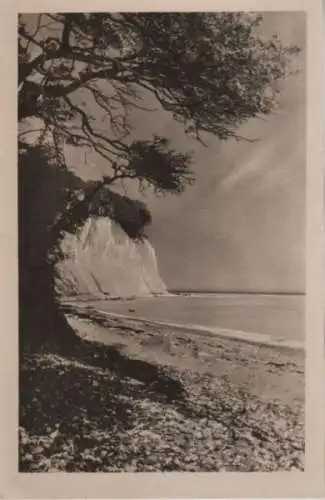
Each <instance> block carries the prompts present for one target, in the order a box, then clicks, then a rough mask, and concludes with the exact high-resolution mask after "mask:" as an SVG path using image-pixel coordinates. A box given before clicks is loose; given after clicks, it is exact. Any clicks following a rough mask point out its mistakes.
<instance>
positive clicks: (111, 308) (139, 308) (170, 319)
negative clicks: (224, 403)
mask: <svg viewBox="0 0 325 500" xmlns="http://www.w3.org/2000/svg"><path fill="white" fill-rule="evenodd" d="M96 305H97V307H98V308H99V309H101V310H103V311H106V312H110V313H115V314H122V315H127V316H134V317H141V318H146V319H148V320H156V321H163V322H166V323H174V324H179V325H184V326H198V325H199V326H202V327H205V328H208V329H209V328H211V329H217V328H222V329H228V330H235V331H242V332H248V333H254V334H263V335H268V336H271V337H281V338H283V339H286V340H289V341H291V340H294V341H299V342H303V341H304V340H305V296H304V295H289V294H265V293H263V294H260V293H247V294H246V293H205V292H203V293H197V292H195V293H193V292H182V293H170V295H165V296H157V297H143V298H134V299H131V300H99V301H98V302H96Z"/></svg>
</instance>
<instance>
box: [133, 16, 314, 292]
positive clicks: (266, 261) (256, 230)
mask: <svg viewBox="0 0 325 500" xmlns="http://www.w3.org/2000/svg"><path fill="white" fill-rule="evenodd" d="M263 29H264V30H265V32H267V33H274V32H277V33H278V34H279V36H280V37H281V39H282V40H283V42H285V43H294V44H298V45H299V46H300V47H301V48H302V49H304V47H305V17H304V15H303V14H300V13H295V14H292V13H268V14H265V17H264V25H263ZM304 58H305V51H304V50H303V51H302V53H301V55H300V56H299V60H297V64H298V65H299V67H301V68H302V69H301V71H300V73H299V74H297V75H294V76H292V77H290V79H289V80H287V81H286V82H285V84H284V86H283V92H282V94H281V97H280V105H279V109H278V110H277V111H276V113H275V114H274V115H273V116H272V117H270V118H268V120H267V122H265V121H261V120H252V121H250V122H249V123H247V124H245V126H244V127H242V130H241V133H242V134H245V135H246V136H250V137H255V138H256V137H258V138H259V142H258V143H253V144H252V143H247V142H241V143H238V142H236V141H229V142H227V143H224V142H223V143H220V142H219V141H218V140H216V139H215V138H213V137H211V139H210V141H209V147H208V148H204V147H203V146H200V145H197V144H194V143H193V141H191V140H189V139H187V138H186V136H185V134H184V132H183V129H182V126H180V125H178V124H176V123H175V122H174V121H173V120H172V118H170V117H169V116H168V115H167V114H165V113H161V114H159V115H158V114H157V113H153V114H144V113H143V114H141V115H139V116H137V117H136V120H135V125H136V128H137V127H138V128H139V130H141V132H139V133H138V134H137V135H138V136H139V137H146V136H147V135H148V136H150V135H151V134H152V133H159V134H164V135H166V136H168V137H170V138H171V139H172V141H173V144H174V145H175V146H178V147H179V148H180V149H182V150H186V149H195V153H196V157H195V170H196V171H197V172H198V175H197V181H196V183H195V185H194V186H192V187H190V188H188V190H187V192H186V193H185V194H183V195H182V196H180V197H174V196H168V197H167V198H164V199H156V198H155V197H153V196H151V195H148V196H147V198H146V200H145V201H146V202H147V203H148V206H149V208H150V210H151V212H152V215H153V224H152V226H151V227H150V229H149V230H148V235H149V237H150V240H151V242H152V243H153V245H154V247H155V249H156V252H157V255H158V259H159V260H158V262H159V267H160V272H161V275H162V277H163V278H164V280H165V282H166V284H167V286H168V287H181V288H183V287H184V288H187V287H198V288H201V287H202V288H204V287H209V288H210V287H211V288H216V289H221V290H225V289H227V290H238V289H240V290H266V291H272V290H281V291H303V289H304V247H305V242H304V229H305V219H304V217H305V95H304V93H305V72H304ZM130 194H132V195H133V196H136V195H137V192H136V191H135V190H133V189H132V190H131V191H130Z"/></svg>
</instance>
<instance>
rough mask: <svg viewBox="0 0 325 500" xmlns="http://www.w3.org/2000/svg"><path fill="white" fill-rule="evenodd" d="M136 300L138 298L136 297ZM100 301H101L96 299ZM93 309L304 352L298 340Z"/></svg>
mask: <svg viewBox="0 0 325 500" xmlns="http://www.w3.org/2000/svg"><path fill="white" fill-rule="evenodd" d="M137 299H138V297H137ZM98 300H101V299H98ZM108 300H113V301H115V300H121V301H123V300H125V301H129V300H130V301H131V300H132V299H108ZM94 303H96V300H94V301H93V300H88V301H79V302H78V300H75V301H69V300H64V301H62V302H61V304H62V305H63V307H64V306H69V305H76V306H77V307H81V308H85V309H87V308H89V307H93V304H94ZM95 309H96V310H97V311H98V312H100V313H101V314H103V315H105V316H107V317H112V318H120V319H121V320H122V321H123V320H126V321H129V320H131V321H134V322H137V323H140V324H145V325H148V326H150V325H151V326H153V327H154V326H158V325H160V326H164V327H167V328H173V329H176V330H182V331H186V332H191V333H193V334H196V335H202V334H203V335H211V336H213V337H220V338H227V339H232V340H234V341H239V342H246V343H251V344H257V345H265V346H269V347H274V348H283V349H290V350H299V351H304V350H305V342H301V341H299V340H287V339H285V338H283V337H274V336H271V335H267V334H263V333H257V332H248V331H243V330H238V329H231V328H222V327H212V326H211V327H210V326H206V325H193V324H182V323H174V322H170V321H161V320H158V319H151V318H145V317H143V316H136V315H132V316H130V315H128V314H121V313H115V312H110V311H105V310H103V309H102V308H101V307H96V306H95Z"/></svg>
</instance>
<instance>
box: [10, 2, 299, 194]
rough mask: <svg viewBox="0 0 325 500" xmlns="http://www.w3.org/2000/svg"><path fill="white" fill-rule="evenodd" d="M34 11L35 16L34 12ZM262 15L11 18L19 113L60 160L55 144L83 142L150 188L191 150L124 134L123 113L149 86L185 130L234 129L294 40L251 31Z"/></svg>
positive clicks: (279, 75) (173, 183) (280, 71)
mask: <svg viewBox="0 0 325 500" xmlns="http://www.w3.org/2000/svg"><path fill="white" fill-rule="evenodd" d="M35 19H36V20H35ZM260 22H261V17H260V16H258V15H255V14H248V13H242V12H230V13H227V12H220V13H177V12H176V13H126V12H123V13H104V14H102V13H96V14H94V13H66V14H63V13H57V14H39V15H37V16H35V15H34V22H31V19H30V18H29V17H28V15H21V16H20V19H19V83H20V87H19V89H20V90H19V103H20V106H19V110H20V117H21V118H24V117H29V116H33V117H37V118H40V119H41V120H42V122H43V127H42V130H41V132H40V142H41V143H44V142H47V141H48V140H49V138H51V142H52V145H53V147H54V150H55V152H56V155H57V159H58V161H60V162H63V163H64V152H65V148H64V145H66V144H70V145H72V146H74V147H89V148H91V149H92V151H95V152H96V153H97V154H99V155H101V156H102V157H103V158H105V160H106V161H107V163H108V165H110V166H111V168H112V175H111V176H110V177H106V182H107V184H110V183H112V182H115V181H117V180H120V179H124V178H126V177H130V178H132V179H138V180H139V182H140V187H144V186H151V187H153V189H154V190H155V191H156V192H171V193H176V194H179V193H181V192H182V191H183V190H184V188H185V186H186V185H187V184H191V183H192V182H193V181H194V175H193V173H192V172H191V169H190V167H191V161H190V156H191V155H190V153H189V154H186V155H183V154H180V153H177V152H175V151H174V150H172V148H171V147H170V145H169V144H168V142H167V141H166V139H164V138H157V137H153V138H152V139H149V140H148V141H132V140H131V139H130V134H131V132H132V127H131V124H130V113H131V112H132V110H134V109H143V110H144V111H145V110H146V109H147V108H146V99H145V94H146V93H149V94H151V95H152V96H154V98H155V99H156V101H157V102H158V104H159V105H160V106H162V108H163V109H164V110H166V111H167V112H169V113H170V114H171V115H172V116H173V118H174V119H175V120H177V121H179V122H181V123H183V124H184V127H185V130H186V132H187V133H188V134H190V135H192V136H194V137H196V138H197V139H198V140H202V139H201V134H202V132H208V133H211V134H214V135H215V136H216V137H217V138H219V139H228V138H230V137H235V138H239V136H238V133H237V128H238V126H239V125H240V124H241V123H243V122H244V121H246V120H248V119H249V118H252V117H256V116H259V115H265V114H269V113H270V112H271V110H272V109H273V106H274V103H275V98H276V94H277V93H278V92H279V89H280V82H281V80H282V79H283V78H285V76H286V75H287V74H288V71H289V70H288V68H289V61H290V58H291V55H292V54H294V53H295V52H297V51H298V49H297V48H296V47H284V46H282V44H281V42H280V41H279V39H278V38H277V37H276V36H274V37H272V38H270V39H265V37H263V36H261V35H260V34H259V33H258V30H257V28H258V26H259V24H260Z"/></svg>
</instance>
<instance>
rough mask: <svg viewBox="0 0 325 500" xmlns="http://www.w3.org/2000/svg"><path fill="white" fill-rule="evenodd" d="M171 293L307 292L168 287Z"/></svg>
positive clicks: (302, 293)
mask: <svg viewBox="0 0 325 500" xmlns="http://www.w3.org/2000/svg"><path fill="white" fill-rule="evenodd" d="M167 290H168V291H169V292H174V293H188V292H192V293H193V292H197V293H220V294H229V295H230V294H239V295H306V292H300V291H274V290H272V291H266V290H218V289H216V290H214V289H211V288H208V289H204V288H177V287H167Z"/></svg>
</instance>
